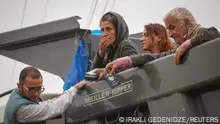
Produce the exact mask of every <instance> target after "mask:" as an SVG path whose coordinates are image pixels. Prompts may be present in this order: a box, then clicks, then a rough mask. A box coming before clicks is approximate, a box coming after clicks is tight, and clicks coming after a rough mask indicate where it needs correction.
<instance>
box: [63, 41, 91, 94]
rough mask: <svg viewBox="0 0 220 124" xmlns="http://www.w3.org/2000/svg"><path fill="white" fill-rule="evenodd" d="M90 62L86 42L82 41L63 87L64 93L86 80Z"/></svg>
mask: <svg viewBox="0 0 220 124" xmlns="http://www.w3.org/2000/svg"><path fill="white" fill-rule="evenodd" d="M88 61H89V57H88V54H87V51H86V48H85V42H84V41H83V40H80V44H79V45H78V47H77V48H76V52H75V56H74V58H73V61H72V64H71V67H70V69H69V72H68V73H67V76H66V79H65V82H64V85H63V90H64V91H65V90H68V89H69V88H70V87H71V86H73V85H75V84H77V83H78V82H79V81H81V80H83V79H84V78H85V74H86V70H87V65H88Z"/></svg>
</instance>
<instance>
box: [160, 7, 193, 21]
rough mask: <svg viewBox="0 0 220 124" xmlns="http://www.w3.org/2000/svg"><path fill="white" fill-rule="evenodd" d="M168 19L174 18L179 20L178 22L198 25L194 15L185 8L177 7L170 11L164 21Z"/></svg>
mask: <svg viewBox="0 0 220 124" xmlns="http://www.w3.org/2000/svg"><path fill="white" fill-rule="evenodd" d="M167 17H174V18H175V19H177V20H178V21H180V22H182V21H183V20H186V19H187V20H189V22H190V24H192V25H196V24H197V22H196V19H195V18H194V16H193V15H192V13H191V12H190V11H189V10H188V9H186V8H183V7H176V8H174V9H172V10H170V11H169V12H168V13H167V14H166V16H165V17H164V20H165V19H166V18H167Z"/></svg>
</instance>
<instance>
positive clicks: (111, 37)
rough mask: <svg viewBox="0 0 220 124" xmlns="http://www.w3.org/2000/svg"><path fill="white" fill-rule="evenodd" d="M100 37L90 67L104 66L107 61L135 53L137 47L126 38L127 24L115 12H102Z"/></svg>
mask: <svg viewBox="0 0 220 124" xmlns="http://www.w3.org/2000/svg"><path fill="white" fill-rule="evenodd" d="M100 27H101V31H102V37H101V39H100V42H99V50H98V52H97V54H96V56H95V58H94V60H93V62H92V67H91V68H92V69H95V68H104V67H105V66H106V65H107V64H108V63H109V62H111V61H113V60H115V59H117V58H121V57H124V56H130V55H137V54H138V53H139V52H138V48H137V46H136V45H135V43H134V42H132V41H131V40H129V39H128V35H129V30H128V26H127V24H126V22H125V20H124V19H123V17H122V16H121V15H119V14H118V13H115V12H108V13H106V14H104V15H103V16H102V18H101V20H100Z"/></svg>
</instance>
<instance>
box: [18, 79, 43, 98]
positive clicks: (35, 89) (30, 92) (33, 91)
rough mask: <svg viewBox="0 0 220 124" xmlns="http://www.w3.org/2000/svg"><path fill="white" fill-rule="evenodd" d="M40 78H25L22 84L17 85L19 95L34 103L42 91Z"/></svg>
mask: <svg viewBox="0 0 220 124" xmlns="http://www.w3.org/2000/svg"><path fill="white" fill-rule="evenodd" d="M42 82H43V81H42V78H41V77H40V78H38V79H33V78H32V77H31V76H27V77H26V79H25V81H24V82H23V83H18V88H19V90H20V91H21V93H22V94H23V95H24V96H25V97H26V98H28V99H29V100H31V101H36V100H37V98H38V97H39V96H40V94H41V93H42V92H43V91H44V87H43V86H42Z"/></svg>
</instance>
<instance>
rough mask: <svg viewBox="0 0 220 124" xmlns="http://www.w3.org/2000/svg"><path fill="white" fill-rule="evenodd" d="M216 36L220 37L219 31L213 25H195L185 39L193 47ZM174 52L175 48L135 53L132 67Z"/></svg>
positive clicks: (132, 58)
mask: <svg viewBox="0 0 220 124" xmlns="http://www.w3.org/2000/svg"><path fill="white" fill-rule="evenodd" d="M218 37H220V34H219V31H218V30H217V29H216V28H215V27H211V28H204V27H201V26H200V25H197V26H195V28H191V29H189V31H188V35H187V40H188V39H190V45H191V48H193V47H195V46H198V45H200V44H203V43H205V42H208V41H211V40H213V39H216V38H218ZM175 52H176V49H175V50H170V51H167V52H163V53H159V54H150V53H143V54H140V55H135V56H132V57H131V61H132V65H133V67H137V66H141V65H143V64H145V63H147V62H150V61H153V60H155V59H158V58H161V57H164V56H167V55H170V54H173V53H175Z"/></svg>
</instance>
